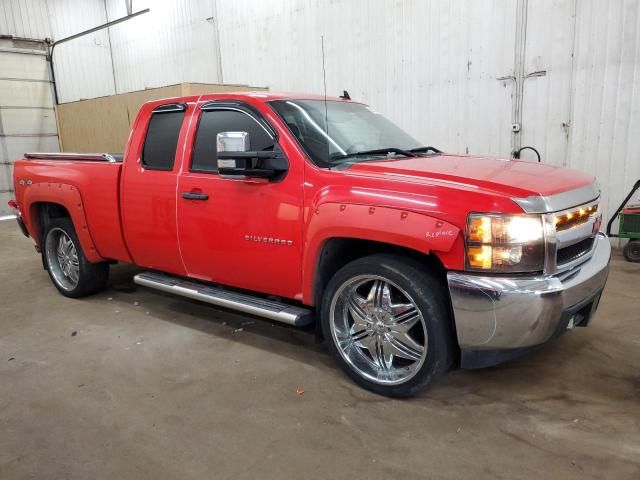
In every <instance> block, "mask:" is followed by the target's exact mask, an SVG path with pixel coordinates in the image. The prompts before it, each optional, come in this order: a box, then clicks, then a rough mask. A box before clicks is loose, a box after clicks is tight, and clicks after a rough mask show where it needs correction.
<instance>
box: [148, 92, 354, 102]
mask: <svg viewBox="0 0 640 480" xmlns="http://www.w3.org/2000/svg"><path fill="white" fill-rule="evenodd" d="M231 99H233V100H245V101H247V102H249V103H251V102H256V101H258V102H270V101H272V100H324V99H325V96H324V95H320V94H315V93H280V92H264V91H248V92H246V91H244V92H224V93H205V94H201V95H188V96H182V97H172V98H163V99H160V100H152V101H149V102H146V103H145V104H146V105H161V104H164V103H167V102H176V103H177V102H195V101H198V100H200V101H210V100H231ZM326 99H327V100H329V101H336V102H350V101H351V100H346V99H344V98H341V97H333V96H327V97H326Z"/></svg>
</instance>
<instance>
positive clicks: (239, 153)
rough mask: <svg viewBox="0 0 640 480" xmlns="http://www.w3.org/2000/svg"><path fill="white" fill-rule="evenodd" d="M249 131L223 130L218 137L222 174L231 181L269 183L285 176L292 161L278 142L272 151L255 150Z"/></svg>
mask: <svg viewBox="0 0 640 480" xmlns="http://www.w3.org/2000/svg"><path fill="white" fill-rule="evenodd" d="M250 148H251V146H250V142H249V134H248V133H247V132H220V133H218V135H217V137H216V155H217V165H218V174H219V175H220V177H221V178H226V179H228V180H244V181H246V180H249V179H253V180H254V181H260V182H268V181H278V180H280V179H282V178H283V177H284V176H285V175H286V172H287V170H288V169H289V162H288V160H287V157H286V156H285V155H284V153H283V152H282V150H281V149H280V147H279V145H278V144H277V143H276V144H275V145H274V147H273V149H271V150H261V151H255V152H254V151H251V150H250Z"/></svg>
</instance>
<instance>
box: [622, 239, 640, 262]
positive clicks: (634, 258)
mask: <svg viewBox="0 0 640 480" xmlns="http://www.w3.org/2000/svg"><path fill="white" fill-rule="evenodd" d="M622 254H623V255H624V258H626V259H627V261H628V262H635V263H637V262H640V240H629V242H628V243H627V244H626V245H625V246H624V250H623V251H622Z"/></svg>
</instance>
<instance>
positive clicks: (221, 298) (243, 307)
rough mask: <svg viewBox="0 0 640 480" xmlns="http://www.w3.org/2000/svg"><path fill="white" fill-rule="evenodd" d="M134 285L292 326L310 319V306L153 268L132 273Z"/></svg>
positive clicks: (309, 321) (305, 322)
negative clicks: (257, 295) (240, 291)
mask: <svg viewBox="0 0 640 480" xmlns="http://www.w3.org/2000/svg"><path fill="white" fill-rule="evenodd" d="M133 281H134V282H135V283H137V284H138V285H143V286H145V287H150V288H155V289H156V290H161V291H163V292H167V293H173V294H174V295H180V296H182V297H187V298H191V299H194V300H200V301H202V302H206V303H210V304H212V305H217V306H219V307H225V308H230V309H232V310H237V311H239V312H243V313H248V314H251V315H256V316H258V317H264V318H268V319H269V320H275V321H277V322H282V323H287V324H289V325H293V326H296V327H303V326H305V325H309V324H310V323H311V322H312V321H313V315H312V312H311V310H309V309H307V308H303V307H298V306H295V305H288V304H286V303H283V302H278V301H274V300H268V299H264V298H261V297H254V296H252V295H248V294H246V293H238V292H234V291H230V290H224V289H222V288H220V287H215V286H210V285H204V284H201V283H197V282H192V281H190V280H185V279H182V278H178V277H173V276H171V275H166V274H163V273H156V272H144V273H139V274H138V275H136V276H135V277H133Z"/></svg>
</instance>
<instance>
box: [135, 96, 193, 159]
mask: <svg viewBox="0 0 640 480" xmlns="http://www.w3.org/2000/svg"><path fill="white" fill-rule="evenodd" d="M163 107H165V106H163ZM163 107H159V108H158V109H156V110H155V111H154V112H153V113H152V114H151V119H150V120H149V126H148V127H147V136H146V138H145V140H144V147H143V149H142V164H143V165H144V167H145V168H146V169H149V170H173V162H174V161H175V157H176V149H177V147H178V137H179V136H180V128H181V127H182V121H183V120H184V113H185V109H184V108H183V107H182V106H170V105H169V106H166V107H170V108H166V109H164V108H163Z"/></svg>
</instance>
